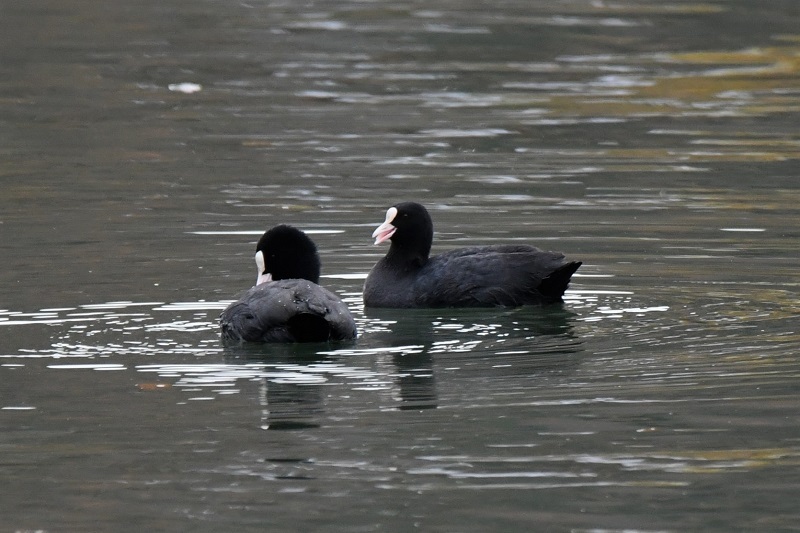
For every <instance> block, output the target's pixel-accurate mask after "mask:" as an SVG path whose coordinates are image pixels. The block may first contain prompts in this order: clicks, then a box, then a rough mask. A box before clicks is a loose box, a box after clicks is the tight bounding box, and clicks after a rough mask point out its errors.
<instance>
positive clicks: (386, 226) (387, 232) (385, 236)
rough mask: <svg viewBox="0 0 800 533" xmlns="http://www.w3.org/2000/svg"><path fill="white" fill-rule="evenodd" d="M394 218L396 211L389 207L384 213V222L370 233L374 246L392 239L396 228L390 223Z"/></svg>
mask: <svg viewBox="0 0 800 533" xmlns="http://www.w3.org/2000/svg"><path fill="white" fill-rule="evenodd" d="M396 216H397V209H395V208H394V207H390V208H389V210H388V211H386V220H385V221H384V222H383V224H381V225H380V226H378V227H377V228H375V231H373V232H372V238H373V239H375V244H380V243H382V242H385V241H388V240H389V239H391V238H392V235H394V232H395V231H397V228H396V227H394V226H393V225H392V221H393V220H394V217H396Z"/></svg>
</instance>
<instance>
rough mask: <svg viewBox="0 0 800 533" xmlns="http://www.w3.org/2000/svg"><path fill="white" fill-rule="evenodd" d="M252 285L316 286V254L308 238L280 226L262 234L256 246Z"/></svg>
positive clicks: (314, 246)
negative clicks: (291, 282)
mask: <svg viewBox="0 0 800 533" xmlns="http://www.w3.org/2000/svg"><path fill="white" fill-rule="evenodd" d="M256 265H257V267H258V279H257V280H256V285H260V284H261V283H264V282H267V281H278V280H281V279H307V280H308V281H311V282H313V283H317V282H319V272H320V263H319V254H317V247H316V245H315V244H314V241H312V240H311V239H310V238H309V237H308V235H306V234H305V233H303V232H302V231H300V230H299V229H297V228H294V227H292V226H287V225H286V224H281V225H279V226H275V227H274V228H272V229H271V230H269V231H267V232H266V233H264V235H263V236H262V237H261V239H259V241H258V245H257V246H256Z"/></svg>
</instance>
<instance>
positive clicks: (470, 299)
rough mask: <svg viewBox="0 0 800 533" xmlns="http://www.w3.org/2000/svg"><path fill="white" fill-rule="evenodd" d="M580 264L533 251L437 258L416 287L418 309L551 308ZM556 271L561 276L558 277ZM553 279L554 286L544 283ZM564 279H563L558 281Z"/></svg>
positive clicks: (510, 248)
mask: <svg viewBox="0 0 800 533" xmlns="http://www.w3.org/2000/svg"><path fill="white" fill-rule="evenodd" d="M578 266H580V263H568V262H567V261H566V260H565V258H564V255H563V254H561V253H558V252H545V251H542V250H539V249H538V248H535V247H533V246H521V245H520V246H515V245H501V246H483V247H473V248H463V249H459V250H454V251H452V252H446V253H443V254H439V255H436V256H434V257H431V258H430V261H429V262H428V263H427V264H426V265H425V267H423V269H422V270H421V271H420V272H419V275H418V276H417V279H416V284H415V299H416V305H418V306H420V307H487V306H518V305H525V304H543V303H553V302H557V301H560V300H561V296H562V294H563V292H564V290H565V289H566V286H567V284H568V282H569V277H570V276H571V275H572V273H573V272H575V270H577V268H578ZM559 272H560V274H558V273H559ZM554 275H557V277H558V278H559V280H558V281H559V283H555V282H549V281H550V277H551V276H554ZM564 275H566V279H565V280H562V279H561V278H563V277H564Z"/></svg>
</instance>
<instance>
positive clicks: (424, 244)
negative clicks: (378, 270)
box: [372, 202, 433, 260]
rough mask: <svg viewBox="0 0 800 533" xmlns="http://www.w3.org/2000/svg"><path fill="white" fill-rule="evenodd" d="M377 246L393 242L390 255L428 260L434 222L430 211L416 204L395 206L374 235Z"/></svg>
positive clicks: (407, 203)
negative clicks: (388, 241) (389, 241)
mask: <svg viewBox="0 0 800 533" xmlns="http://www.w3.org/2000/svg"><path fill="white" fill-rule="evenodd" d="M372 237H373V238H374V239H375V244H380V243H382V242H385V241H387V240H391V242H392V245H391V248H390V249H389V253H390V254H402V255H405V256H409V257H410V256H415V257H416V258H418V259H422V260H427V259H428V254H430V251H431V243H432V242H433V221H432V220H431V216H430V215H429V214H428V210H427V209H425V207H423V206H422V205H420V204H418V203H416V202H403V203H400V204H396V205H393V206H392V207H390V208H389V210H388V211H386V220H385V221H384V222H383V224H381V225H380V226H378V228H377V229H376V230H375V231H374V232H373V233H372Z"/></svg>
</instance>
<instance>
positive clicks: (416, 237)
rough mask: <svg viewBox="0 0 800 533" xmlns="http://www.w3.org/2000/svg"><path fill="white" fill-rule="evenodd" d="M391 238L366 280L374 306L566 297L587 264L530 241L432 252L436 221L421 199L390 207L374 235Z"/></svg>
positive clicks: (487, 303) (506, 302)
mask: <svg viewBox="0 0 800 533" xmlns="http://www.w3.org/2000/svg"><path fill="white" fill-rule="evenodd" d="M372 236H373V237H374V238H375V244H380V243H382V242H384V241H387V240H391V246H390V247H389V252H388V253H387V254H386V257H384V258H383V259H381V260H380V261H378V263H377V264H376V265H375V266H374V267H373V268H372V271H371V272H370V273H369V276H367V280H366V282H365V283H364V305H366V306H369V307H492V306H502V307H514V306H519V305H528V304H534V305H542V304H550V303H556V302H560V301H562V296H563V294H564V291H565V290H566V289H567V286H568V285H569V280H570V277H572V274H574V273H575V271H576V270H578V267H580V266H581V262H580V261H567V260H566V259H565V257H564V255H563V254H561V253H558V252H545V251H542V250H539V249H538V248H534V247H533V246H527V245H511V244H509V245H496V246H478V247H471V248H460V249H458V250H453V251H450V252H445V253H442V254H439V255H434V256H433V257H429V254H430V250H431V242H432V241H433V222H432V221H431V217H430V215H429V214H428V211H427V209H425V207H423V206H422V205H420V204H418V203H415V202H405V203H401V204H397V205H395V206H393V207H390V208H389V210H388V211H387V212H386V220H385V221H384V223H383V224H381V225H380V226H379V227H378V228H377V229H376V230H375V232H374V233H373V234H372Z"/></svg>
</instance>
